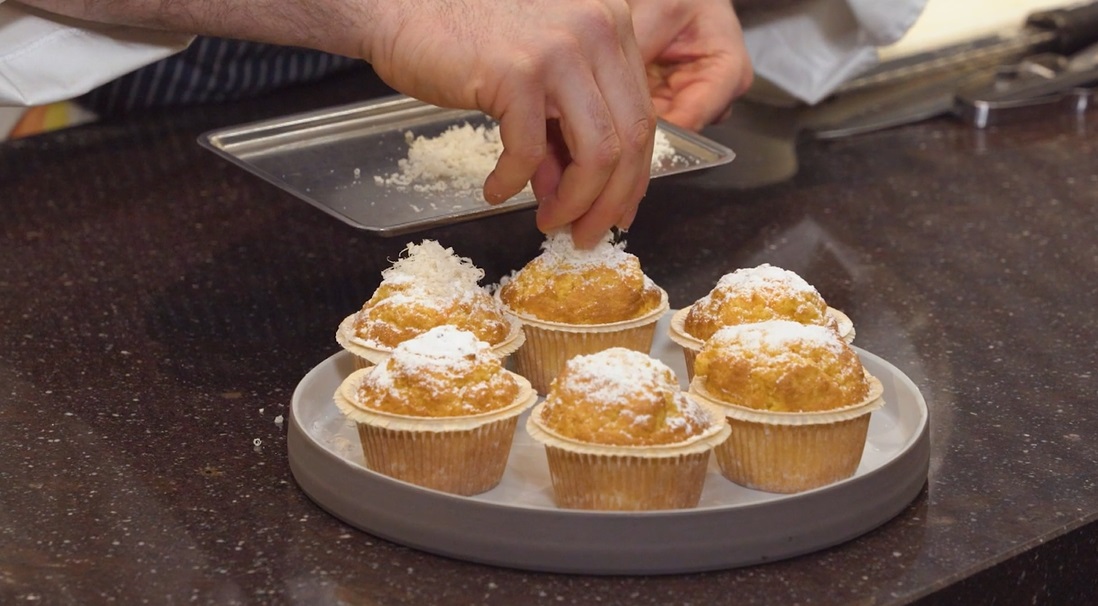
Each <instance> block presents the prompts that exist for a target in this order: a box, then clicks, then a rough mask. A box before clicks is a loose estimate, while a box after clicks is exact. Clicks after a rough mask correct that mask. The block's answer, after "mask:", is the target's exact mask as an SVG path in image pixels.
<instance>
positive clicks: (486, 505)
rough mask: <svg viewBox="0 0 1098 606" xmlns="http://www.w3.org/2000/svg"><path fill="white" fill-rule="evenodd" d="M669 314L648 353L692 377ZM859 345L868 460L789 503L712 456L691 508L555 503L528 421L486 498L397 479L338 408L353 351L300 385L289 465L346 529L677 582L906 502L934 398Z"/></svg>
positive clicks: (810, 543) (869, 521) (818, 538)
mask: <svg viewBox="0 0 1098 606" xmlns="http://www.w3.org/2000/svg"><path fill="white" fill-rule="evenodd" d="M669 318H670V315H668V316H665V317H664V318H663V319H662V320H661V321H660V325H659V327H658V328H657V330H656V340H655V343H654V345H653V349H652V355H653V356H654V357H656V358H659V359H661V360H663V361H664V362H666V363H667V364H668V365H669V366H671V368H672V369H674V370H675V372H676V373H678V376H679V377H680V378H681V379H682V380H683V381H685V377H686V369H685V365H684V362H683V360H682V351H681V349H679V346H678V345H675V344H674V343H672V342H671V341H670V340H669V339H667V337H666V326H667V321H668V319H669ZM855 349H857V348H855ZM857 351H858V354H859V355H860V356H861V358H862V362H863V364H864V365H865V367H866V369H867V370H869V372H870V373H872V374H873V375H875V376H876V377H878V378H879V379H880V380H881V382H882V383H883V384H884V398H885V406H884V408H882V409H880V410H878V411H876V412H874V413H873V417H872V420H871V421H870V424H869V437H868V440H867V443H866V447H865V451H864V453H863V455H862V462H861V465H860V466H859V467H858V471H857V472H856V473H855V475H854V476H853V477H851V478H849V479H847V480H844V481H842V482H838V483H836V484H832V485H830V486H825V487H823V488H818V489H815V490H811V491H807V492H802V493H798V494H794V495H779V494H772V493H766V492H761V491H756V490H750V489H747V488H744V487H742V486H738V485H736V484H734V483H732V482H729V481H728V480H726V479H725V478H724V477H723V476H721V475H720V471H719V470H718V468H717V466H716V463H715V461H711V463H710V470H709V474H708V476H707V477H706V484H705V489H704V490H703V492H702V498H701V502H700V503H699V505H698V507H697V508H694V509H683V510H666V511H647V512H626V513H623V512H607V511H575V510H564V509H558V508H557V507H556V506H554V504H553V497H552V486H551V484H550V480H549V472H548V467H547V464H546V462H545V454H544V452H543V450H542V447H541V446H540V445H539V444H537V443H536V442H534V441H533V440H532V439H531V438H530V437H529V436H528V435H527V434H526V432H525V430H524V429H523V427H524V425H525V416H524V417H523V419H520V422H519V429H518V431H517V433H516V435H515V442H514V446H513V448H512V452H511V457H510V459H509V460H508V463H507V470H506V472H505V473H504V477H503V480H502V481H501V482H500V485H499V486H497V487H496V488H493V489H492V490H490V491H488V492H486V493H484V494H481V495H477V496H475V497H460V496H454V495H449V494H446V493H442V492H438V491H434V490H430V489H426V488H421V487H418V486H414V485H411V484H407V483H405V482H401V481H399V480H394V479H392V478H389V477H386V476H383V475H380V474H377V473H374V472H372V471H370V470H368V469H366V467H365V466H364V464H363V459H362V451H361V449H360V447H359V443H358V435H357V433H356V432H355V429H354V426H353V424H351V423H348V422H347V421H346V420H345V419H344V417H343V416H342V414H341V413H340V412H339V410H338V409H336V406H335V403H334V402H333V401H332V394H333V393H335V390H336V388H337V387H338V386H339V383H340V381H342V379H343V377H345V376H347V375H348V374H350V373H351V371H352V370H353V362H352V360H351V357H350V355H349V354H347V353H345V352H340V353H337V354H335V355H333V356H331V357H329V358H328V359H327V360H324V361H323V362H321V363H320V364H319V365H318V366H316V367H315V368H314V369H313V370H311V371H310V372H309V373H308V374H307V375H305V377H304V378H303V379H302V380H301V382H300V383H299V384H298V386H297V389H296V390H295V391H294V395H293V402H292V406H291V411H290V424H289V429H288V444H289V446H288V447H289V460H290V470H291V472H292V473H293V476H294V479H295V480H297V482H298V484H299V485H300V486H301V488H302V490H304V491H305V493H306V494H307V495H309V497H310V498H312V499H313V500H314V501H315V502H316V503H317V504H318V505H320V506H321V507H323V508H324V509H325V510H327V511H328V512H330V513H331V514H332V515H334V516H336V517H337V518H339V519H341V520H343V521H345V522H347V523H348V524H350V525H352V526H355V527H357V528H360V529H362V530H365V531H367V532H369V533H371V534H374V535H377V536H379V537H382V538H385V539H388V540H391V541H395V542H397V543H401V544H404V545H408V546H410V547H415V548H418V549H422V550H425V551H430V552H433V553H437V554H441V555H446V556H450V557H454V558H460V559H463V560H469V561H474V562H482V563H486V564H494V565H499V566H508V567H514V568H523V569H528V570H541V571H549V572H567V573H583V574H671V573H683V572H698V571H704V570H714V569H721V568H732V567H736V566H743V565H748V564H757V563H760V562H765V561H770V560H777V559H781V558H787V557H791V556H795V555H799V554H803V553H808V552H811V551H816V550H819V549H822V548H825V547H828V546H831V545H834V544H836V543H840V542H842V541H846V540H849V539H852V538H854V537H857V536H858V535H860V534H863V533H865V532H868V531H869V530H872V529H873V528H876V527H877V526H879V525H881V524H883V523H884V522H886V521H888V520H889V519H890V518H892V517H893V516H895V515H896V514H897V513H899V512H900V511H901V510H902V509H903V508H904V507H906V506H907V505H908V504H909V503H910V502H911V501H912V500H913V499H914V498H915V497H916V496H917V495H918V494H919V492H920V491H921V490H922V487H923V485H924V483H925V482H926V477H927V469H928V466H929V461H930V433H929V423H928V418H927V408H926V402H925V401H924V400H923V397H922V395H921V394H920V393H919V390H918V388H916V386H915V384H914V383H912V382H911V380H910V379H908V378H907V376H905V375H904V374H903V373H902V372H900V371H899V370H898V369H897V368H896V367H894V366H892V365H891V364H889V363H888V362H886V361H885V360H883V359H881V358H880V357H878V356H875V355H873V354H871V353H869V352H866V351H864V350H861V349H858V350H857ZM713 458H714V457H711V459H713Z"/></svg>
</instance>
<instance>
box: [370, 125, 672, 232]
mask: <svg viewBox="0 0 1098 606" xmlns="http://www.w3.org/2000/svg"><path fill="white" fill-rule="evenodd" d="M404 140H405V141H406V142H407V143H408V156H407V157H406V158H402V159H400V160H398V161H397V166H398V167H399V169H400V170H399V171H398V172H394V173H390V174H388V175H375V176H374V183H376V184H378V185H382V186H387V187H395V188H397V189H398V190H401V191H404V190H408V189H411V190H412V191H415V192H418V193H437V192H445V191H450V190H457V191H463V192H464V191H471V190H477V189H479V188H480V187H482V186H483V184H484V180H485V179H487V178H488V175H489V174H490V173H491V172H492V170H493V169H494V168H495V166H496V161H497V160H499V156H500V154H502V153H503V141H502V139H501V138H500V133H499V125H498V124H497V125H492V126H488V125H480V126H473V125H471V124H469V123H468V122H466V123H464V124H460V125H456V124H455V125H451V126H450V127H449V128H447V129H446V130H445V131H443V132H442V133H440V134H438V135H437V136H434V137H425V136H423V135H419V136H417V135H415V134H414V133H413V132H412V131H405V133H404ZM668 160H670V163H671V164H674V163H675V162H676V161H677V160H678V156H677V155H676V152H675V148H674V146H673V145H672V144H671V141H670V140H669V139H668V138H667V135H666V134H665V133H664V132H663V131H662V130H660V129H656V135H655V146H654V148H653V152H652V170H657V169H659V168H661V167H662V166H663V165H664V163H665V162H667V161H668ZM357 176H358V175H357V174H356V177H357ZM417 212H418V209H417Z"/></svg>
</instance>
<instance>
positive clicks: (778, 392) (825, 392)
mask: <svg viewBox="0 0 1098 606" xmlns="http://www.w3.org/2000/svg"><path fill="white" fill-rule="evenodd" d="M694 372H695V375H694V379H693V380H692V381H691V383H690V393H691V394H693V395H694V396H695V397H697V398H699V399H700V400H701V401H703V402H707V403H709V404H711V405H714V406H718V407H720V408H721V410H722V411H723V412H724V414H725V416H726V417H727V420H728V423H729V425H731V427H732V435H731V436H730V437H729V438H728V440H726V441H725V442H724V443H722V444H721V445H720V446H718V447H717V448H716V456H717V463H718V464H719V465H720V468H721V473H722V474H723V475H724V476H725V477H726V478H728V479H729V480H731V481H733V482H735V483H737V484H741V485H743V486H746V487H748V488H754V489H757V490H763V491H767V492H778V493H794V492H800V491H804V490H809V489H812V488H817V487H820V486H825V485H827V484H831V483H833V482H837V481H839V480H843V479H845V478H849V477H850V476H852V475H854V473H855V471H856V470H857V468H858V465H859V463H860V462H861V458H862V451H863V450H864V449H865V442H866V434H867V432H868V429H869V420H870V416H871V413H872V412H873V411H874V410H876V409H878V408H880V407H881V406H882V405H883V404H884V401H883V399H882V397H881V395H882V392H883V389H882V387H881V383H880V381H878V380H877V379H876V378H874V377H873V376H871V375H870V374H869V373H868V372H866V371H865V369H864V368H863V367H862V363H861V360H860V359H859V358H858V355H857V353H856V352H855V351H854V349H853V348H852V347H851V346H850V345H849V344H848V343H846V342H845V341H843V340H842V338H840V337H839V335H838V334H837V333H836V332H835V331H834V330H832V329H830V328H827V327H824V326H817V325H807V324H801V323H799V322H793V321H791V320H768V321H766V322H759V323H753V324H740V325H734V326H727V327H725V328H722V329H720V330H718V331H717V332H716V333H714V334H713V336H712V337H710V338H709V340H707V341H706V342H705V345H703V346H702V348H701V351H700V352H699V353H698V356H697V359H696V361H695V366H694Z"/></svg>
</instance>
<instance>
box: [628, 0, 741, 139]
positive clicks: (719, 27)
mask: <svg viewBox="0 0 1098 606" xmlns="http://www.w3.org/2000/svg"><path fill="white" fill-rule="evenodd" d="M627 1H628V2H629V6H630V8H631V9H632V12H633V28H634V30H635V32H636V36H637V41H638V43H639V44H640V48H641V54H642V55H643V56H644V62H645V65H646V66H647V73H648V86H649V88H650V90H651V95H652V101H653V103H654V104H655V106H656V113H657V114H659V116H660V117H661V118H663V119H664V120H667V121H668V122H671V123H672V124H676V125H678V126H681V127H683V128H688V129H690V130H694V131H697V130H701V128H702V127H704V126H706V125H707V124H712V123H713V122H717V121H719V120H720V119H722V118H724V117H727V112H728V107H729V105H731V103H732V101H733V100H734V99H735V98H736V97H738V96H740V95H742V94H743V93H744V92H746V91H747V88H748V87H749V86H750V85H751V80H752V78H753V72H752V70H751V60H750V58H749V57H748V55H747V48H746V47H745V46H744V42H743V30H742V29H741V28H740V22H739V19H737V17H736V13H735V11H734V10H733V8H732V2H731V1H730V0H627Z"/></svg>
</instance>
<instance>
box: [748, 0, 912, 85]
mask: <svg viewBox="0 0 1098 606" xmlns="http://www.w3.org/2000/svg"><path fill="white" fill-rule="evenodd" d="M926 3H927V0H808V1H806V2H801V3H797V4H795V5H793V6H791V7H790V8H789V9H787V10H782V11H778V12H775V13H773V14H770V15H767V16H766V17H765V18H762V19H760V20H759V21H757V22H754V23H749V24H745V26H744V42H745V43H746V45H747V50H748V53H749V54H750V55H751V62H752V64H753V66H754V69H755V73H757V74H758V75H759V76H760V77H762V78H765V79H766V80H768V81H769V82H771V83H773V84H775V85H777V86H778V87H779V88H781V89H783V90H785V91H786V92H788V93H789V94H791V95H793V96H794V97H797V98H798V99H801V100H802V101H805V102H806V103H810V104H812V103H816V102H818V101H820V100H822V99H823V98H824V97H826V96H827V95H828V94H830V93H831V92H832V91H834V90H835V89H836V88H837V87H838V86H839V85H840V84H842V83H843V82H845V81H847V80H849V79H850V78H851V77H853V76H855V75H857V74H860V73H862V72H863V71H865V70H866V69H868V68H869V67H871V66H873V65H874V64H875V63H876V62H877V48H878V47H881V46H885V45H888V44H891V43H893V42H895V41H896V40H898V39H900V37H901V36H903V34H904V32H906V31H907V30H908V28H910V27H911V26H912V24H914V23H915V20H916V19H917V18H918V17H919V14H920V13H921V12H922V10H923V7H924V6H925V5H926Z"/></svg>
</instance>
